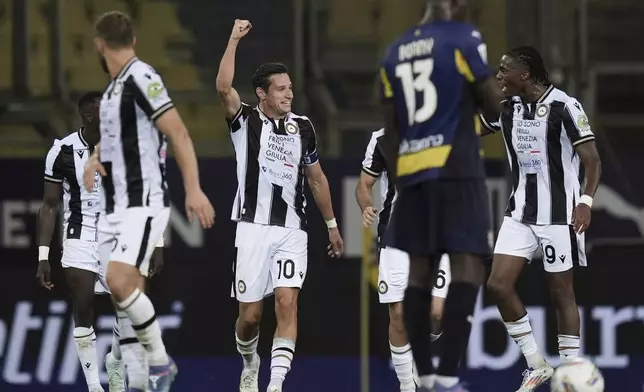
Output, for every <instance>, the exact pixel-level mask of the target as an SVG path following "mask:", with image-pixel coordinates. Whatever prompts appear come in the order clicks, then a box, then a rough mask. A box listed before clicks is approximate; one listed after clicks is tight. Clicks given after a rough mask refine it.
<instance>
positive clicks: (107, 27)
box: [94, 11, 134, 49]
mask: <svg viewBox="0 0 644 392" xmlns="http://www.w3.org/2000/svg"><path fill="white" fill-rule="evenodd" d="M94 29H95V30H96V36H97V37H98V38H101V39H103V40H104V41H105V43H106V44H107V46H108V47H110V48H111V49H121V48H127V47H131V46H133V45H134V24H133V23H132V19H130V17H129V16H128V15H127V14H124V13H123V12H121V11H110V12H107V13H105V14H103V15H101V17H100V18H98V20H97V21H96V24H95V25H94Z"/></svg>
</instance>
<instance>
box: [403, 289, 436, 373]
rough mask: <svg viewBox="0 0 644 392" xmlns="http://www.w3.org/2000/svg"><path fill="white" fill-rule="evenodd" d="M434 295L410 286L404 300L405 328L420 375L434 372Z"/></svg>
mask: <svg viewBox="0 0 644 392" xmlns="http://www.w3.org/2000/svg"><path fill="white" fill-rule="evenodd" d="M431 304H432V296H431V292H430V291H428V290H423V289H418V288H415V287H408V288H407V291H405V299H404V301H403V316H404V318H405V328H406V329H407V335H408V336H409V344H410V345H411V351H412V352H413V354H414V361H415V362H416V369H418V374H419V375H420V376H427V375H430V374H432V373H433V370H434V369H433V365H432V355H431V339H430V334H431V328H430V323H429V315H430V312H431V309H430V307H431Z"/></svg>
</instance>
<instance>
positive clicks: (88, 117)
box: [83, 113, 93, 124]
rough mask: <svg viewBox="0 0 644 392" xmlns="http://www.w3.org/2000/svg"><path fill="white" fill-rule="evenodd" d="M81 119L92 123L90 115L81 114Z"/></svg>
mask: <svg viewBox="0 0 644 392" xmlns="http://www.w3.org/2000/svg"><path fill="white" fill-rule="evenodd" d="M83 119H84V120H85V121H86V122H87V123H88V124H89V123H91V122H92V119H93V118H92V115H91V114H89V113H83Z"/></svg>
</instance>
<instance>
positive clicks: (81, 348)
mask: <svg viewBox="0 0 644 392" xmlns="http://www.w3.org/2000/svg"><path fill="white" fill-rule="evenodd" d="M102 95H103V94H102V93H100V92H89V93H87V94H84V95H83V96H81V98H80V100H79V101H78V111H79V114H80V116H81V120H82V124H83V126H82V127H81V129H79V130H78V131H76V132H74V133H72V134H70V135H68V136H67V137H64V138H63V139H61V140H56V141H55V142H54V145H53V146H52V147H51V149H50V150H49V153H48V154H47V159H46V161H45V190H44V196H43V205H42V207H41V208H40V211H39V212H38V244H39V246H38V272H37V278H38V280H39V282H40V284H41V285H42V286H43V287H44V288H46V289H48V290H51V289H52V288H53V287H54V286H53V284H52V283H51V266H50V264H49V245H50V244H51V239H52V235H53V233H54V229H55V226H56V221H57V217H58V206H59V204H60V195H61V191H62V193H63V219H64V221H63V223H64V232H63V254H62V258H61V264H62V266H63V270H64V271H65V280H66V281H67V284H68V285H69V289H70V292H71V296H72V309H73V317H74V324H75V328H74V342H76V349H77V350H78V358H79V360H80V362H81V367H82V369H83V373H84V374H85V381H86V382H87V386H88V387H89V391H90V392H102V391H103V387H101V381H100V379H99V373H98V366H97V357H96V334H95V332H94V328H93V326H92V323H93V321H94V295H95V294H109V289H108V288H107V283H106V282H105V271H106V266H105V265H102V264H100V262H99V254H98V242H97V228H96V223H97V220H98V214H99V212H100V208H101V197H100V194H99V192H100V188H101V178H100V176H96V177H95V178H94V183H93V184H92V187H91V189H89V190H86V189H85V188H84V187H83V185H82V184H83V171H84V169H85V164H86V163H87V161H88V160H89V157H90V155H91V153H92V151H93V150H94V146H95V145H96V143H98V141H99V138H100V131H99V118H98V110H99V103H100V101H101V97H102ZM118 341H119V326H118V323H115V324H114V336H113V337H112V351H111V353H109V354H108V355H107V357H106V361H105V364H106V368H107V374H108V379H109V384H110V391H114V392H119V391H120V392H123V391H125V385H124V382H125V378H124V372H125V369H124V367H123V363H122V362H121V351H120V348H119V343H118Z"/></svg>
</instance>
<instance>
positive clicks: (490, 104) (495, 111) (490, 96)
mask: <svg viewBox="0 0 644 392" xmlns="http://www.w3.org/2000/svg"><path fill="white" fill-rule="evenodd" d="M475 89H476V90H475V93H476V98H477V102H478V104H479V107H480V109H481V115H483V117H485V118H486V119H494V121H497V120H498V118H499V116H501V112H502V111H503V105H502V104H501V102H503V100H504V99H505V96H504V95H503V92H502V91H501V88H500V87H499V83H498V82H497V81H496V80H495V78H494V77H492V76H490V77H488V78H487V79H485V80H483V81H482V82H480V83H477V84H476V87H475ZM492 134H494V131H492V130H491V129H489V128H487V127H485V126H484V127H482V130H481V136H487V135H492Z"/></svg>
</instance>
